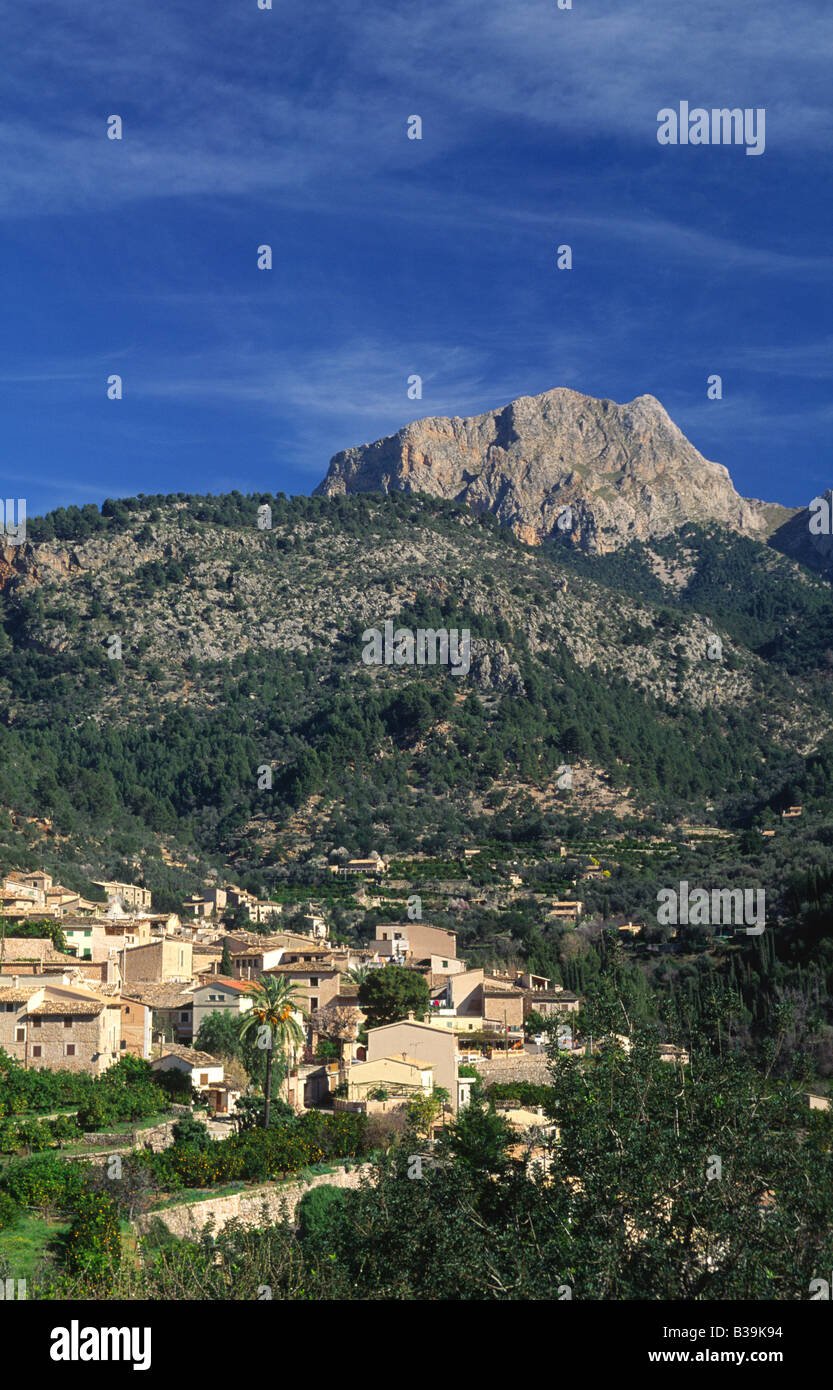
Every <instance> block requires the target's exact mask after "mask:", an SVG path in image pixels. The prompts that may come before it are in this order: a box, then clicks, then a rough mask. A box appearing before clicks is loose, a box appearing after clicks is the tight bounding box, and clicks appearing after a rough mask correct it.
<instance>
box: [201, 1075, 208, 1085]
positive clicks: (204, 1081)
mask: <svg viewBox="0 0 833 1390" xmlns="http://www.w3.org/2000/svg"><path fill="white" fill-rule="evenodd" d="M200 1085H201V1086H207V1085H208V1072H207V1071H201V1072H200Z"/></svg>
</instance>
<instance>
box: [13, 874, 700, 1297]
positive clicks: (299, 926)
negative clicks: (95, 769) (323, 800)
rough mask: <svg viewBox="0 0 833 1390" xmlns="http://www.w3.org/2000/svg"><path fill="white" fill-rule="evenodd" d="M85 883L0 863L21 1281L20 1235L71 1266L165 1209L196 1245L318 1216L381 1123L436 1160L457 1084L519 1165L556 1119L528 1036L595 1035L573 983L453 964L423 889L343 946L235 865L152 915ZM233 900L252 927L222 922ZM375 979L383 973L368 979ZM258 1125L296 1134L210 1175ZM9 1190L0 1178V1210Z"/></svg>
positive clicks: (161, 1217)
mask: <svg viewBox="0 0 833 1390" xmlns="http://www.w3.org/2000/svg"><path fill="white" fill-rule="evenodd" d="M470 853H473V854H476V853H478V851H471V852H470ZM331 872H332V873H333V874H334V875H337V876H338V877H339V878H341V879H346V880H353V881H354V883H355V884H356V885H358V895H359V900H360V901H362V902H365V903H366V902H367V901H373V902H374V903H377V904H381V903H382V902H383V901H384V894H385V887H384V885H385V877H386V875H387V873H388V864H387V863H386V861H385V860H384V859H383V858H382V857H381V856H380V855H378V854H373V855H371V856H370V857H368V858H365V859H349V858H347V859H345V858H344V856H343V855H342V856H341V860H340V862H338V863H337V864H335V865H333V866H332V868H331ZM515 882H516V883H519V882H520V880H519V879H518V878H517V877H515ZM399 886H400V887H401V885H399ZM95 887H96V888H97V889H98V890H100V892H101V896H102V899H106V901H104V900H102V901H95V902H94V901H88V900H86V899H85V898H84V897H82V896H81V894H79V893H77V892H73V891H72V890H70V889H67V888H65V887H63V886H62V885H61V884H60V883H57V882H53V879H52V877H51V876H50V875H49V874H48V873H45V872H18V873H12V874H9V875H7V876H6V877H5V879H4V881H3V885H2V889H0V924H2V925H0V1153H2V1157H3V1159H5V1162H6V1164H7V1165H9V1164H10V1162H11V1159H12V1157H19V1156H21V1155H25V1156H27V1157H31V1156H33V1155H40V1156H41V1157H40V1159H39V1160H38V1161H35V1162H33V1163H30V1164H28V1165H27V1172H26V1177H25V1181H24V1184H23V1188H24V1190H23V1191H22V1193H21V1194H20V1195H21V1196H22V1197H23V1198H24V1199H26V1198H28V1199H29V1202H30V1203H32V1204H33V1205H34V1207H35V1208H36V1209H37V1214H36V1216H35V1217H34V1219H33V1220H30V1221H29V1222H28V1223H27V1224H28V1227H31V1229H25V1230H24V1231H23V1233H22V1238H21V1226H20V1222H19V1221H14V1222H9V1223H8V1229H6V1230H2V1228H0V1259H3V1261H4V1264H5V1266H6V1270H8V1268H9V1263H10V1258H11V1257H13V1255H14V1253H15V1251H16V1249H17V1247H18V1246H19V1247H20V1256H21V1259H22V1266H23V1268H24V1269H25V1270H26V1271H27V1273H28V1275H29V1278H30V1281H31V1274H32V1272H33V1268H35V1267H37V1264H38V1262H37V1260H35V1261H34V1264H33V1251H34V1250H35V1247H36V1246H37V1245H38V1241H39V1239H40V1249H39V1250H38V1251H37V1254H38V1255H39V1256H43V1257H44V1258H45V1265H44V1268H49V1266H50V1264H51V1263H52V1262H53V1261H54V1262H55V1263H56V1264H57V1265H60V1266H61V1267H62V1268H65V1269H69V1270H73V1269H76V1270H79V1271H80V1270H81V1268H83V1267H85V1266H86V1267H89V1264H90V1262H91V1261H90V1259H89V1258H88V1256H89V1254H90V1251H88V1250H87V1249H86V1247H87V1246H88V1245H89V1247H90V1250H92V1251H93V1252H95V1253H97V1254H98V1255H99V1256H100V1257H102V1258H106V1257H107V1255H108V1253H109V1254H110V1255H111V1256H112V1254H113V1253H114V1252H115V1249H116V1247H117V1248H118V1254H119V1257H120V1258H121V1259H124V1258H125V1257H127V1259H129V1260H132V1261H133V1262H134V1263H136V1264H137V1265H138V1264H139V1263H140V1261H141V1247H142V1238H143V1236H144V1235H145V1234H146V1233H147V1232H148V1231H150V1230H151V1229H154V1230H155V1231H156V1232H157V1233H158V1231H159V1227H160V1223H161V1224H162V1225H163V1226H164V1227H165V1228H166V1230H167V1232H168V1233H170V1234H171V1235H172V1236H174V1237H180V1238H185V1237H191V1238H193V1237H195V1236H197V1237H199V1236H200V1235H201V1234H202V1236H203V1238H204V1239H206V1238H207V1239H209V1240H210V1241H212V1242H214V1241H215V1240H216V1235H215V1233H216V1232H221V1231H222V1229H223V1228H224V1227H225V1226H226V1224H227V1223H229V1222H233V1223H234V1224H235V1229H237V1227H238V1226H240V1227H245V1226H246V1225H249V1226H258V1225H261V1224H262V1222H263V1221H264V1219H269V1220H273V1219H276V1218H283V1219H284V1220H285V1221H287V1222H288V1223H289V1224H290V1226H293V1227H294V1228H295V1229H297V1228H298V1225H299V1220H300V1218H299V1209H301V1210H303V1203H304V1201H305V1200H306V1201H307V1205H308V1206H310V1208H311V1209H310V1215H309V1221H310V1222H311V1223H312V1226H313V1227H314V1225H315V1220H316V1212H315V1202H314V1200H313V1202H312V1203H310V1200H309V1197H308V1194H311V1193H314V1192H315V1190H316V1189H317V1188H323V1189H324V1193H323V1194H322V1196H324V1197H325V1198H330V1199H331V1195H332V1193H333V1192H334V1191H335V1192H339V1191H340V1190H345V1189H351V1188H356V1187H357V1186H359V1184H360V1183H361V1182H362V1180H365V1181H367V1180H368V1177H369V1174H370V1171H371V1167H372V1165H371V1163H370V1162H369V1161H368V1158H367V1156H368V1155H371V1154H372V1152H373V1151H374V1150H377V1149H380V1148H384V1147H388V1146H389V1145H390V1143H391V1141H392V1140H394V1141H395V1140H400V1141H401V1138H402V1136H403V1135H406V1134H407V1135H409V1136H411V1138H412V1141H413V1142H411V1144H410V1147H411V1148H413V1149H414V1152H413V1153H408V1155H407V1162H408V1172H409V1177H410V1178H411V1179H417V1178H422V1177H423V1175H424V1171H427V1170H430V1169H431V1168H432V1167H434V1166H436V1165H437V1164H438V1163H440V1162H442V1160H441V1159H439V1158H436V1157H435V1156H434V1149H435V1147H436V1143H437V1141H438V1139H439V1138H440V1137H441V1136H442V1134H443V1132H444V1131H445V1130H446V1129H447V1127H448V1126H449V1125H450V1124H452V1123H453V1122H454V1121H455V1120H456V1118H457V1117H458V1116H459V1115H460V1114H461V1112H463V1111H464V1110H465V1108H466V1107H467V1106H468V1105H469V1104H470V1101H471V1097H472V1089H473V1088H474V1087H476V1088H478V1092H479V1093H482V1091H483V1088H484V1087H486V1088H490V1090H491V1092H492V1093H493V1097H494V1101H493V1103H496V1107H497V1108H496V1113H497V1114H499V1116H500V1119H501V1124H502V1131H503V1137H504V1139H505V1150H506V1153H507V1154H508V1155H509V1156H510V1157H512V1158H514V1159H516V1160H517V1161H520V1162H522V1163H523V1164H524V1165H527V1166H530V1165H531V1166H532V1167H534V1165H535V1164H536V1163H537V1164H539V1165H540V1164H541V1162H542V1160H544V1159H545V1157H546V1154H547V1151H548V1148H549V1145H550V1144H551V1142H552V1140H553V1136H554V1130H555V1127H554V1125H553V1123H552V1121H551V1119H550V1117H549V1116H548V1115H547V1114H546V1113H545V1112H544V1108H543V1106H542V1104H541V1103H540V1101H541V1100H542V1099H543V1098H544V1095H545V1093H546V1087H545V1085H544V1083H546V1081H547V1079H548V1076H547V1067H548V1055H547V1048H548V1046H552V1045H555V1046H557V1048H558V1050H559V1051H561V1052H566V1053H569V1054H572V1055H575V1056H581V1055H583V1054H584V1053H585V1052H586V1051H587V1049H588V1047H589V1046H592V1040H591V1042H590V1043H588V1042H587V1041H586V1040H585V1041H582V1040H580V1039H579V1038H577V1037H576V1036H575V1035H574V1029H573V1026H572V1024H571V1020H574V1017H575V1015H576V1013H577V1011H578V1008H579V1002H580V1001H579V997H578V996H577V995H576V994H575V993H573V992H571V991H570V990H567V989H564V988H562V987H554V986H553V984H552V982H551V981H550V980H549V979H547V978H545V977H543V976H539V975H535V974H532V973H530V972H529V971H525V970H521V969H518V970H504V971H500V972H497V971H490V970H488V969H485V968H483V967H479V968H471V967H470V966H469V965H467V963H466V961H465V959H463V958H462V957H461V956H459V955H458V950H457V940H456V933H455V932H454V931H452V930H448V929H445V928H440V927H435V926H432V925H431V924H430V923H429V922H427V921H423V920H421V918H422V910H421V899H420V898H419V896H418V895H410V896H409V897H408V898H407V907H406V908H405V910H404V912H403V917H404V920H402V921H398V922H397V921H392V922H383V923H381V924H379V925H377V927H376V930H375V940H373V941H371V942H370V943H369V944H367V945H365V946H357V945H350V944H347V943H346V942H343V941H341V940H339V939H338V936H337V935H336V934H334V933H333V932H332V930H331V925H330V923H329V921H328V920H327V917H326V915H323V912H324V911H325V910H326V909H322V910H321V911H320V912H319V911H316V910H315V908H316V904H315V903H314V902H310V903H309V904H307V906H308V907H309V909H310V910H309V911H308V912H295V913H294V914H293V916H292V928H291V929H289V928H288V927H287V928H284V926H283V925H282V921H281V919H282V916H283V908H282V906H281V905H280V904H279V903H275V902H268V901H265V902H262V901H258V900H257V899H256V898H255V897H254V896H253V895H252V894H251V893H248V892H246V891H245V890H243V889H239V888H236V887H234V886H231V885H229V886H227V887H224V888H212V889H210V890H208V891H206V892H205V893H204V894H202V895H201V896H196V897H194V898H192V899H189V900H186V901H185V903H184V905H183V912H182V913H176V912H155V911H154V909H153V902H152V894H151V892H150V891H149V890H148V889H146V888H144V887H142V886H139V885H137V884H134V883H120V882H101V883H98V884H96V885H95ZM369 894H370V895H373V896H372V898H369V897H368V895H369ZM581 912H582V903H581V902H580V901H578V900H557V899H556V900H554V901H553V904H552V908H551V913H552V917H553V919H554V920H555V921H558V922H565V923H570V922H573V923H574V922H575V921H576V920H577V919H578V917H579V916H580V914H581ZM230 917H233V918H234V919H235V920H241V918H242V920H244V921H247V922H248V923H249V924H250V925H249V927H248V928H245V927H244V928H241V929H235V928H234V927H233V926H230V925H228V919H229V918H230ZM620 930H621V931H622V934H623V936H624V937H625V938H627V936H628V935H629V934H630V935H633V934H634V933H636V932H638V931H639V927H638V925H635V924H633V923H630V922H628V923H623V924H622V926H621V928H620ZM18 931H22V932H25V934H21V935H18V934H16V933H17V932H18ZM56 943H57V944H56ZM374 979H375V980H376V982H377V983H379V984H381V985H383V986H384V985H386V984H387V985H388V986H389V988H388V989H387V990H383V991H382V992H381V993H375V994H374V991H373V987H372V983H373V981H374ZM365 985H366V986H367V991H369V993H367V991H365V990H363V986H365ZM391 986H392V988H391ZM366 993H367V1000H366V1005H365V1007H363V1001H365V994H366ZM399 993H401V995H402V1002H401V1003H400V1002H399V999H398V997H397V996H398V994H399ZM374 1018H377V1019H379V1020H382V1021H377V1022H374V1021H373V1020H374ZM621 1041H622V1042H623V1043H624V1044H625V1046H627V1044H628V1040H627V1038H623V1039H621ZM678 1054H679V1049H675V1048H673V1047H672V1046H671V1045H669V1046H668V1047H667V1048H665V1049H664V1050H663V1053H662V1055H663V1056H664V1057H667V1058H669V1059H670V1058H672V1057H675V1056H678ZM680 1055H681V1054H680ZM678 1060H679V1057H678ZM539 1093H540V1094H539ZM270 1111H271V1114H269V1113H268V1112H270ZM276 1119H282V1120H283V1122H284V1123H283V1125H276V1124H275V1121H276ZM296 1119H297V1120H298V1121H299V1123H298V1124H297V1125H296V1126H294V1127H290V1126H288V1125H287V1123H286V1122H287V1121H289V1120H296ZM305 1122H307V1123H305ZM263 1125H270V1126H272V1130H271V1131H270V1132H273V1133H274V1134H275V1135H276V1136H277V1135H279V1134H280V1133H281V1130H282V1129H284V1130H287V1131H289V1132H290V1133H291V1134H292V1135H293V1136H294V1142H287V1143H285V1144H284V1145H283V1146H281V1145H277V1146H276V1148H275V1151H274V1153H271V1154H266V1155H265V1159H264V1154H263V1153H262V1152H261V1153H259V1154H258V1155H257V1157H256V1158H254V1160H253V1163H252V1164H251V1165H250V1166H251V1167H252V1170H253V1172H254V1173H255V1176H253V1177H251V1178H248V1179H245V1178H244V1179H243V1180H238V1181H237V1182H232V1183H228V1182H224V1181H223V1176H224V1171H225V1169H228V1171H229V1172H231V1171H232V1170H233V1165H232V1164H230V1163H226V1164H225V1167H224V1165H223V1164H221V1165H219V1167H218V1168H217V1170H216V1172H215V1170H214V1169H213V1168H212V1166H211V1161H210V1154H211V1153H212V1151H215V1152H216V1153H218V1154H219V1153H220V1152H221V1150H222V1148H223V1147H224V1145H223V1141H226V1145H225V1147H228V1141H229V1139H232V1140H237V1141H239V1140H240V1138H241V1136H243V1137H245V1136H246V1135H247V1134H249V1135H252V1133H253V1131H254V1130H255V1129H256V1128H258V1127H261V1126H263ZM406 1147H407V1146H406ZM158 1154H168V1155H170V1156H171V1164H172V1165H173V1167H172V1168H171V1169H169V1171H168V1176H169V1178H170V1187H171V1188H172V1189H173V1190H166V1186H165V1183H166V1177H165V1176H163V1175H162V1171H161V1170H159V1172H158V1175H157V1174H154V1171H153V1169H152V1168H150V1167H147V1168H145V1169H142V1167H141V1166H140V1164H141V1161H142V1160H144V1159H145V1158H146V1156H150V1155H158ZM206 1155H209V1157H208V1158H206ZM223 1156H224V1158H225V1157H226V1156H225V1155H223ZM137 1160H138V1164H137ZM62 1165H63V1173H64V1174H66V1173H75V1172H77V1170H78V1169H79V1168H80V1167H82V1166H83V1168H84V1169H85V1170H87V1171H89V1170H93V1169H94V1170H95V1173H96V1179H97V1180H94V1181H93V1183H92V1188H93V1189H94V1190H95V1196H94V1197H93V1198H92V1199H91V1200H92V1202H93V1209H92V1210H91V1211H90V1212H87V1211H86V1210H82V1212H80V1213H79V1214H78V1216H77V1218H73V1215H72V1212H71V1210H70V1203H69V1201H68V1198H67V1193H66V1192H65V1191H61V1188H62V1178H63V1175H62V1174H61V1172H60V1170H61V1167H62ZM238 1166H239V1165H238ZM56 1175H57V1176H56ZM261 1176H262V1177H268V1181H266V1182H263V1181H261V1180H260V1178H261ZM154 1177H156V1178H157V1180H156V1181H154ZM63 1185H65V1184H63ZM218 1188H219V1194H220V1195H218ZM113 1198H115V1199H116V1203H117V1207H114V1208H113V1210H114V1211H115V1210H118V1212H119V1214H120V1217H121V1220H120V1222H119V1223H118V1224H117V1223H116V1222H115V1221H114V1222H112V1224H111V1229H110V1230H109V1231H108V1230H107V1221H106V1215H107V1214H108V1213H107V1212H106V1209H105V1208H103V1207H102V1199H103V1202H104V1203H107V1202H109V1201H110V1200H111V1199H113ZM96 1199H98V1200H96ZM13 1201H14V1198H13V1197H12V1195H11V1194H10V1193H9V1192H8V1191H7V1190H6V1191H4V1190H3V1189H2V1188H0V1217H2V1216H3V1213H4V1211H5V1208H6V1207H11V1206H12V1203H13ZM38 1204H39V1209H38ZM27 1205H28V1204H27V1202H26V1201H25V1200H24V1201H23V1206H24V1207H25V1206H27ZM82 1205H83V1204H82ZM64 1207H66V1208H67V1209H66V1210H62V1208H64ZM102 1211H104V1215H102ZM87 1227H89V1228H90V1229H89V1231H88V1230H87ZM73 1236H77V1244H76V1245H75V1247H73V1244H72V1237H73ZM102 1236H103V1239H102ZM108 1239H109V1242H110V1247H109V1248H108ZM82 1247H83V1249H82ZM99 1247H101V1248H100V1249H99ZM56 1252H59V1253H58V1254H57V1255H56ZM93 1263H94V1261H93ZM40 1274H42V1269H41V1270H40ZM2 1287H4V1289H5V1292H6V1297H10V1296H14V1293H15V1290H17V1296H18V1297H19V1296H20V1294H21V1291H23V1292H25V1289H26V1274H23V1275H21V1274H20V1273H19V1271H18V1272H17V1274H16V1276H15V1272H14V1270H13V1271H12V1274H11V1275H10V1274H8V1273H6V1275H5V1283H4V1284H3V1286H2ZM262 1287H264V1288H268V1287H269V1286H268V1285H264V1286H262ZM269 1296H271V1292H270V1293H269Z"/></svg>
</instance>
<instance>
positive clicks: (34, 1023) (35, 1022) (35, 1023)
mask: <svg viewBox="0 0 833 1390" xmlns="http://www.w3.org/2000/svg"><path fill="white" fill-rule="evenodd" d="M32 1027H33V1028H40V1019H39V1018H33V1019H32Z"/></svg>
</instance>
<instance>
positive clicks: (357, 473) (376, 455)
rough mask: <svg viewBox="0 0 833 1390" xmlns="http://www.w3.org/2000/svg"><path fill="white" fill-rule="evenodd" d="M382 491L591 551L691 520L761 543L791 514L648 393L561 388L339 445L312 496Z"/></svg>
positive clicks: (527, 538) (535, 541)
mask: <svg viewBox="0 0 833 1390" xmlns="http://www.w3.org/2000/svg"><path fill="white" fill-rule="evenodd" d="M391 491H404V492H422V493H426V494H427V495H429V496H435V497H441V498H443V499H445V500H447V501H455V502H458V503H464V504H466V505H468V506H470V507H472V509H473V510H475V511H484V510H485V511H490V512H492V514H493V515H495V516H496V517H497V519H498V520H499V521H500V522H501V523H503V524H504V525H508V526H509V527H511V529H512V530H513V531H514V533H515V535H516V536H518V538H519V539H520V540H522V541H524V542H526V543H527V544H531V545H539V544H541V543H542V541H544V540H546V539H548V538H550V537H552V536H554V535H556V534H558V533H561V534H562V535H564V536H565V537H567V536H569V538H570V539H571V540H572V541H573V543H574V544H576V545H578V546H580V547H582V548H584V549H586V550H590V551H595V552H596V553H600V554H605V553H607V552H609V551H610V550H613V549H617V548H618V547H620V546H622V545H626V544H628V543H629V542H630V541H633V540H646V539H648V538H651V537H656V536H664V535H668V534H670V533H671V532H672V531H674V530H675V529H677V528H678V527H679V526H680V525H683V524H685V523H687V522H691V521H695V522H696V521H703V522H708V521H715V522H718V523H720V524H722V525H724V526H726V527H728V528H729V529H730V530H733V531H736V532H738V533H739V534H742V535H747V536H751V537H753V538H755V539H759V540H762V541H765V540H767V539H768V538H769V536H770V535H771V534H772V533H773V532H774V531H775V530H776V529H777V528H778V526H779V525H780V524H782V523H784V522H785V521H789V520H790V519H792V517H794V516H795V515H796V513H797V510H798V509H790V508H782V507H780V505H779V504H777V503H768V502H763V501H760V500H758V499H756V498H745V497H742V496H741V495H740V494H739V493H738V492H737V491H736V490H735V488H734V485H733V484H732V480H731V477H730V475H729V471H728V469H727V468H726V467H725V466H724V465H723V464H721V463H715V462H713V461H711V460H709V459H706V458H705V457H704V455H703V454H701V453H700V452H699V450H697V449H696V448H695V446H694V445H693V444H692V443H691V442H690V441H689V440H688V439H687V438H686V436H685V435H684V434H683V432H682V430H680V429H679V427H678V426H677V425H676V424H675V423H674V421H673V420H672V419H671V417H670V415H669V414H668V412H667V411H666V410H665V408H664V406H663V405H662V404H661V402H660V401H658V400H657V398H656V397H655V396H651V395H647V394H646V395H641V396H637V397H635V398H634V400H632V401H629V402H627V403H625V404H622V405H619V404H617V403H616V402H615V401H612V400H609V399H605V398H597V397H593V396H588V395H585V394H583V393H581V392H578V391H574V390H572V389H571V388H568V387H555V388H553V389H552V390H550V391H545V392H543V393H542V394H540V395H538V396H521V397H519V398H517V399H516V400H514V401H510V402H509V403H508V404H507V405H505V406H501V407H499V408H498V409H496V410H492V411H486V412H484V413H482V414H480V415H476V416H468V417H461V416H428V417H425V418H423V419H421V420H415V421H412V422H411V423H409V424H407V425H405V426H403V427H402V429H400V430H398V431H397V432H396V433H395V434H392V435H387V436H385V437H383V438H381V439H377V440H374V441H373V442H371V443H369V444H363V445H359V446H356V447H354V448H350V449H344V450H341V451H340V452H338V453H336V454H334V455H333V458H332V459H331V460H330V465H329V468H328V470H327V474H326V476H325V477H324V479H322V481H321V482H320V483H319V484H318V486H317V487H316V488H315V489H314V491H313V496H325V497H334V496H339V495H345V494H347V493H354V492H385V493H386V492H391ZM566 509H569V513H567V511H566Z"/></svg>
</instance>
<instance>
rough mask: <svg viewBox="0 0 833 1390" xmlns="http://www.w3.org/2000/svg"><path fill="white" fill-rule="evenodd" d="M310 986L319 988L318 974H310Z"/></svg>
mask: <svg viewBox="0 0 833 1390" xmlns="http://www.w3.org/2000/svg"><path fill="white" fill-rule="evenodd" d="M310 988H311V989H317V988H318V976H317V975H311V976H310Z"/></svg>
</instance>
